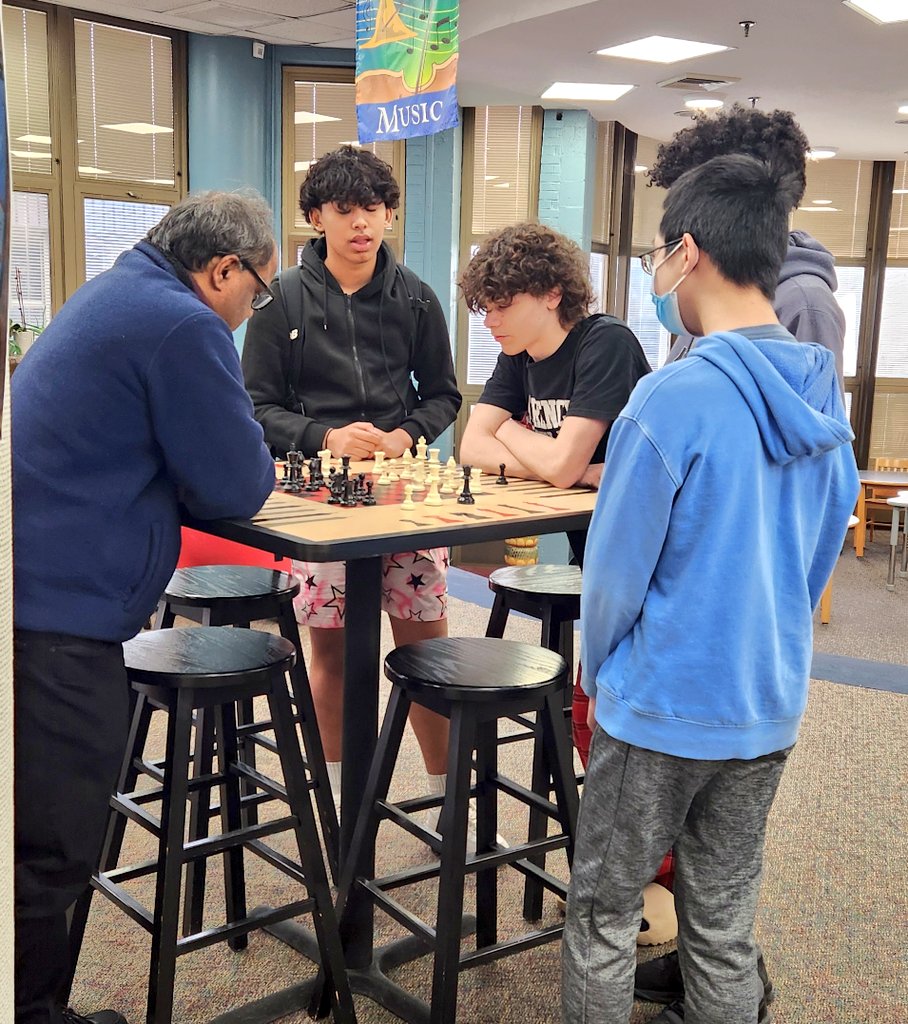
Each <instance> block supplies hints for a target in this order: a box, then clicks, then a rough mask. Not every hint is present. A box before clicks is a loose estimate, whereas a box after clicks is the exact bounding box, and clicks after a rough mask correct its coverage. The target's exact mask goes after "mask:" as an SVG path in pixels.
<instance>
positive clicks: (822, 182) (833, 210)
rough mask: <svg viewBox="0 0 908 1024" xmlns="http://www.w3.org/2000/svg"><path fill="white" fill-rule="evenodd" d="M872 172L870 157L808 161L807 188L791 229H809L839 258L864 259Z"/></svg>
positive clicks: (793, 217)
mask: <svg viewBox="0 0 908 1024" xmlns="http://www.w3.org/2000/svg"><path fill="white" fill-rule="evenodd" d="M872 175H873V163H872V162H871V161H869V160H816V161H808V164H807V190H806V191H805V193H804V198H803V199H802V200H801V205H800V207H799V208H798V209H797V210H795V211H794V213H793V214H792V218H791V226H792V228H794V229H797V230H801V231H806V232H808V234H810V235H812V236H813V237H814V238H816V239H817V241H818V242H822V243H823V245H825V246H826V248H827V249H828V250H829V251H830V252H831V253H832V255H833V256H835V257H836V259H854V260H863V259H865V257H866V255H867V253H866V249H867V224H868V221H869V219H870V186H871V178H872Z"/></svg>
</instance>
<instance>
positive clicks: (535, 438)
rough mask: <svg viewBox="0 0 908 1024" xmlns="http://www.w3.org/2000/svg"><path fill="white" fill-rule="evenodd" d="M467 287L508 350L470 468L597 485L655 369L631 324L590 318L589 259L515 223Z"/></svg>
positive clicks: (494, 240)
mask: <svg viewBox="0 0 908 1024" xmlns="http://www.w3.org/2000/svg"><path fill="white" fill-rule="evenodd" d="M460 288H461V291H462V292H463V296H464V299H465V300H466V303H467V306H468V307H469V308H470V309H471V310H472V311H473V312H483V313H484V314H485V325H486V327H487V328H488V329H489V330H490V331H491V332H492V334H493V335H494V337H495V340H496V341H497V342H498V344H499V345H501V354H500V355H499V357H498V361H497V363H496V364H495V370H494V372H493V373H492V376H491V377H490V378H489V380H488V382H487V384H486V386H485V389H484V390H483V392H482V396H481V397H480V399H479V402H478V404H477V405H476V406H474V408H473V411H472V413H471V415H470V419H469V422H468V423H467V428H466V430H465V431H464V436H463V440H462V441H461V445H460V457H461V461H463V462H466V463H469V464H471V465H477V466H480V467H481V468H482V469H484V470H489V471H492V470H494V471H495V472H497V471H498V467H499V465H500V464H501V463H502V462H503V463H505V464H506V466H507V472H508V474H509V475H510V476H518V477H525V478H530V479H536V480H547V481H548V482H549V483H551V484H553V485H554V486H556V487H573V486H574V485H575V484H586V485H592V486H597V485H598V482H599V476H600V474H601V472H602V463H603V461H604V459H605V446H606V442H607V440H608V431H609V426H610V425H611V423H612V421H613V420H614V419H615V418H616V417H617V415H618V413H619V412H621V410H622V409H623V408H624V405H625V403H626V402H627V400H628V398H629V397H630V393H631V391H633V389H634V385H635V384H636V383H637V381H638V380H639V379H640V378H641V377H642V376H644V375H645V374H647V373H649V369H650V368H649V365H648V363H647V361H646V356H645V355H644V354H643V349H642V348H641V347H640V342H639V341H638V340H637V338H636V337H635V336H634V335H633V334H632V333H631V331H630V329H629V328H628V327H627V325H626V324H625V323H623V322H622V321H621V320H618V319H616V318H615V317H613V316H607V315H605V314H600V313H597V314H593V315H592V316H591V315H590V313H589V308H590V304H591V302H592V297H593V295H592V289H591V287H590V281H589V271H588V267H587V257H586V255H585V253H583V251H582V250H581V249H580V247H579V246H577V245H576V244H575V243H574V242H572V241H571V240H570V239H569V238H566V237H565V236H564V235H561V234H559V233H558V232H557V231H554V230H552V228H549V227H546V226H545V225H544V224H536V223H524V224H515V225H513V226H510V227H506V228H502V229H501V230H499V231H496V232H494V233H493V234H491V235H489V236H488V237H487V238H486V239H485V240H484V241H483V243H482V245H480V247H479V250H478V251H477V253H476V255H475V256H474V257H473V259H472V260H471V261H470V264H469V266H468V267H467V268H466V270H465V271H464V272H463V275H462V277H461V279H460ZM573 540H574V539H573V538H572V542H573ZM575 553H577V548H576V545H575Z"/></svg>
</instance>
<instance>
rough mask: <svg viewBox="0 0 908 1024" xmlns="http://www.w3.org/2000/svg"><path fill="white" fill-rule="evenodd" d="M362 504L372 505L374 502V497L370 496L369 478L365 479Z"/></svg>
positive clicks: (370, 485) (370, 483)
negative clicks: (364, 494)
mask: <svg viewBox="0 0 908 1024" xmlns="http://www.w3.org/2000/svg"><path fill="white" fill-rule="evenodd" d="M363 504H364V505H374V504H375V498H373V497H372V481H371V480H367V481H366V496H365V498H363Z"/></svg>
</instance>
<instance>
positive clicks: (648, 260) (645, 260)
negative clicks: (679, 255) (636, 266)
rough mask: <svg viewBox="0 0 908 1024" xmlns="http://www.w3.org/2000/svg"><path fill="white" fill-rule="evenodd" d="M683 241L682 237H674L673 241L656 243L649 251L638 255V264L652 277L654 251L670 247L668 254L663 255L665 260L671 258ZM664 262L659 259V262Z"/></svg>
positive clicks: (654, 267) (654, 266)
mask: <svg viewBox="0 0 908 1024" xmlns="http://www.w3.org/2000/svg"><path fill="white" fill-rule="evenodd" d="M683 241H684V239H683V238H676V239H675V240H674V241H673V242H666V243H665V245H657V246H656V248H655V249H650V251H649V252H645V253H643V254H642V255H641V257H640V266H641V267H643V273H644V274H649V275H650V277H652V275H653V271H654V270H655V269H656V265H655V263H654V262H653V257H654V256H655V255H656V253H657V252H662V250H663V249H671V250H672V251H671V252H670V253H668V255H667V256H666V257H665V259H666V260H668V259H671V258H672V256H674V255H675V253H676V252H677V251H678V249H679V248H680V247H681V243H682V242H683ZM664 262H665V260H662V261H661V263H664ZM661 263H660V266H661Z"/></svg>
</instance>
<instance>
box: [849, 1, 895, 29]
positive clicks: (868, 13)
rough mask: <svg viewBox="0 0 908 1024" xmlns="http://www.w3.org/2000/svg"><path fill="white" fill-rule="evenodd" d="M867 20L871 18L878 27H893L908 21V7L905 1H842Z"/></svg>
mask: <svg viewBox="0 0 908 1024" xmlns="http://www.w3.org/2000/svg"><path fill="white" fill-rule="evenodd" d="M842 2H843V3H844V5H845V6H846V7H850V8H851V9H852V10H853V11H857V12H858V14H863V15H864V17H865V18H870V20H871V21H875V22H876V23H877V25H891V24H893V23H894V22H896V21H908V5H906V4H905V0H842Z"/></svg>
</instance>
